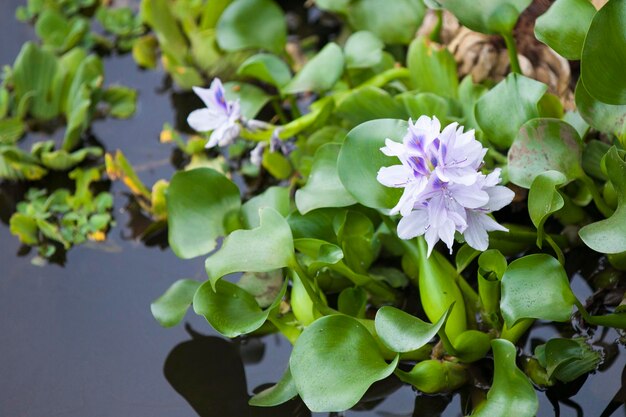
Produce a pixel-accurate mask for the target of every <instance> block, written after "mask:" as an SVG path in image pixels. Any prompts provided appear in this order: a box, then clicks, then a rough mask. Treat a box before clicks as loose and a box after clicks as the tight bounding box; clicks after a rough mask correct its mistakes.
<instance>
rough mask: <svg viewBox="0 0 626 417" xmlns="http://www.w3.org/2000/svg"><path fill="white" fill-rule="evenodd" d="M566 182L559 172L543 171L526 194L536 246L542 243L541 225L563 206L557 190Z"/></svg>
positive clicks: (561, 197)
mask: <svg viewBox="0 0 626 417" xmlns="http://www.w3.org/2000/svg"><path fill="white" fill-rule="evenodd" d="M566 182H567V178H566V177H565V175H563V174H562V173H560V172H559V171H545V172H542V173H541V174H539V175H537V176H536V177H535V179H534V180H533V182H532V184H531V186H530V191H529V192H528V214H529V215H530V219H531V220H532V222H533V224H534V225H535V227H536V228H537V245H538V246H539V247H541V242H542V241H543V224H544V223H545V222H546V220H547V219H548V217H550V216H551V215H552V214H554V213H556V212H557V211H559V210H560V209H562V208H563V205H564V204H565V202H564V200H563V196H562V195H561V193H560V192H559V188H560V187H561V186H562V185H564V184H565V183H566Z"/></svg>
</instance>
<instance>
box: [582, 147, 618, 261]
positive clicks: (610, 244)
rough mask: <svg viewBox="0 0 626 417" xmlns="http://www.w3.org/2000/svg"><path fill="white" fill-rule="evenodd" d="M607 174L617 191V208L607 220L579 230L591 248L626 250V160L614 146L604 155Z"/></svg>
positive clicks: (615, 250) (609, 251) (610, 250)
mask: <svg viewBox="0 0 626 417" xmlns="http://www.w3.org/2000/svg"><path fill="white" fill-rule="evenodd" d="M604 164H605V166H606V175H607V176H608V177H609V180H610V181H611V183H612V184H613V187H614V188H615V192H616V193H617V209H616V210H615V213H614V214H613V215H612V216H611V217H609V218H608V219H605V220H600V221H599V222H595V223H592V224H589V225H587V226H585V227H583V228H582V229H580V231H579V232H578V234H579V235H580V238H581V239H582V240H583V242H585V244H586V245H587V246H589V247H590V248H591V249H593V250H595V251H597V252H600V253H620V252H624V251H626V201H625V197H626V162H624V160H623V159H622V158H621V157H620V155H619V152H618V150H617V148H615V147H612V148H611V149H610V150H609V152H608V153H607V154H606V156H605V157H604Z"/></svg>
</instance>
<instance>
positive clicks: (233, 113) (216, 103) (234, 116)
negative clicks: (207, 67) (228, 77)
mask: <svg viewBox="0 0 626 417" xmlns="http://www.w3.org/2000/svg"><path fill="white" fill-rule="evenodd" d="M193 91H194V92H195V93H196V94H197V95H198V97H200V99H202V101H203V102H204V105H205V106H206V108H204V109H198V110H194V111H192V112H191V113H190V114H189V117H187V123H189V126H191V128H192V129H194V130H196V131H198V132H208V131H211V130H212V131H213V132H212V133H211V136H210V137H209V141H208V142H207V144H206V147H207V148H212V147H214V146H215V145H219V146H226V145H229V144H230V143H232V142H233V141H234V140H235V139H236V138H237V136H239V131H240V126H239V122H240V120H241V110H240V108H239V100H237V101H227V100H226V96H225V95H224V87H223V86H222V82H221V81H220V79H219V78H215V79H214V80H213V82H212V83H211V87H210V88H200V87H193Z"/></svg>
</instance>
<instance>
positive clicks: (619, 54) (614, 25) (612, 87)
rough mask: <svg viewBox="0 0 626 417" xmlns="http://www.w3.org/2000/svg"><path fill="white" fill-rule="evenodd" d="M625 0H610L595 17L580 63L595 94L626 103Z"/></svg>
mask: <svg viewBox="0 0 626 417" xmlns="http://www.w3.org/2000/svg"><path fill="white" fill-rule="evenodd" d="M625 66H626V2H624V1H621V0H613V1H609V2H608V3H607V4H606V5H605V6H604V7H602V9H600V11H598V13H596V15H595V16H594V18H593V21H592V22H591V26H590V27H589V31H588V32H587V36H586V37H585V44H584V46H583V55H582V59H581V64H580V76H581V79H582V81H583V83H584V84H585V88H586V89H587V91H589V94H591V96H592V97H595V98H596V99H597V100H599V101H602V102H604V103H608V104H626V77H624V72H623V68H624V67H625Z"/></svg>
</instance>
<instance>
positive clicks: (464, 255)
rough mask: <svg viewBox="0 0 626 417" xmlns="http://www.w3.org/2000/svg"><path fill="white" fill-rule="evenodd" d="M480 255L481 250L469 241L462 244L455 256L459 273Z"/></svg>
mask: <svg viewBox="0 0 626 417" xmlns="http://www.w3.org/2000/svg"><path fill="white" fill-rule="evenodd" d="M478 255H480V251H479V250H476V249H474V248H473V247H471V246H470V245H468V244H467V243H465V244H464V245H463V246H461V247H460V248H459V250H458V251H457V252H456V256H455V258H454V262H455V264H456V270H457V272H458V273H459V274H460V273H461V272H463V271H464V270H465V268H467V267H468V266H469V264H471V263H472V261H473V260H474V259H475V258H476V257H477V256H478Z"/></svg>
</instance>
